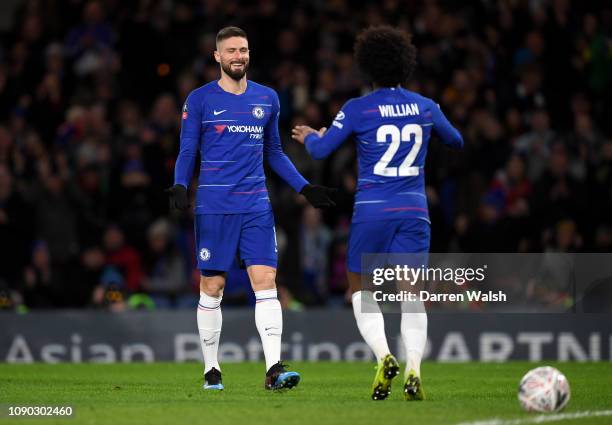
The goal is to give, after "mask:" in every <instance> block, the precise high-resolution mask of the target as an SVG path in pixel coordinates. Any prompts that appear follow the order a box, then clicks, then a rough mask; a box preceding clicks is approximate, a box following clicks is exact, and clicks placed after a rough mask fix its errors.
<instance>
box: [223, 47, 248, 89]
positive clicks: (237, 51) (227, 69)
mask: <svg viewBox="0 0 612 425" xmlns="http://www.w3.org/2000/svg"><path fill="white" fill-rule="evenodd" d="M215 60H216V61H217V62H219V64H221V69H222V70H223V72H224V73H226V74H227V75H228V76H230V77H231V78H233V79H234V80H236V81H239V80H241V79H242V78H244V76H245V74H246V72H247V69H249V42H248V41H247V39H246V38H243V37H230V38H226V39H225V40H222V41H220V42H219V44H218V45H217V50H215Z"/></svg>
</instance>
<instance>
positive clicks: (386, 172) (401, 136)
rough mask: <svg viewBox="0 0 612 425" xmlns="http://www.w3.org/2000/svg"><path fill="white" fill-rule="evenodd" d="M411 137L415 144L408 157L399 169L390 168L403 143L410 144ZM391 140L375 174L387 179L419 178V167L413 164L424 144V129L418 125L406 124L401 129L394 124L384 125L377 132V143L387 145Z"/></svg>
mask: <svg viewBox="0 0 612 425" xmlns="http://www.w3.org/2000/svg"><path fill="white" fill-rule="evenodd" d="M411 136H414V144H413V145H412V149H410V152H408V155H407V156H406V158H405V159H404V161H403V162H402V163H401V165H400V166H399V167H389V163H390V162H391V160H392V159H393V157H394V156H395V154H396V153H397V150H398V149H399V147H400V143H401V142H410V138H411ZM388 137H390V138H391V143H390V144H389V147H388V148H387V150H386V151H385V153H384V155H383V156H382V157H381V158H380V160H379V161H378V162H377V163H376V165H375V166H374V174H376V175H378V176H385V177H407V176H418V175H419V167H415V166H413V165H412V164H413V163H414V160H415V159H416V157H417V154H418V153H419V149H421V144H422V143H423V129H422V128H421V126H420V125H418V124H406V125H405V126H404V127H402V129H401V131H400V129H399V128H398V127H397V126H396V125H393V124H386V125H382V126H380V127H379V128H378V131H377V132H376V141H377V142H378V143H386V142H387V138H388Z"/></svg>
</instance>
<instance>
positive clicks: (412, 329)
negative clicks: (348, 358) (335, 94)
mask: <svg viewBox="0 0 612 425" xmlns="http://www.w3.org/2000/svg"><path fill="white" fill-rule="evenodd" d="M415 58H416V49H415V47H414V45H413V44H412V42H411V40H410V37H409V36H408V35H407V34H406V33H404V32H402V31H400V30H397V29H394V28H391V27H387V26H382V27H373V28H370V29H367V30H365V31H364V32H362V33H361V34H360V35H359V36H358V37H357V41H356V43H355V61H356V62H357V64H358V66H359V68H360V69H361V71H362V72H363V73H364V74H365V75H366V76H367V77H368V78H369V79H370V81H371V82H372V84H373V89H374V90H373V91H372V92H371V93H370V94H367V95H365V96H362V97H359V98H356V99H351V100H349V101H348V102H347V103H346V104H345V105H344V106H343V107H342V109H341V110H340V112H338V115H336V117H335V119H334V121H333V122H332V125H331V127H330V129H329V130H326V129H325V128H322V129H320V130H318V131H317V130H314V129H313V128H310V127H308V126H297V127H295V128H294V129H293V131H292V133H293V134H292V137H293V138H294V139H295V140H297V141H298V142H300V143H304V144H305V145H306V149H307V151H308V152H309V153H310V155H311V156H312V157H313V158H315V159H323V158H325V157H327V156H328V155H330V154H331V153H332V152H333V151H334V150H336V149H337V148H338V146H340V144H342V143H343V142H344V141H345V140H347V139H348V138H350V137H354V139H355V142H356V144H357V156H358V163H359V164H358V165H359V180H358V185H357V193H356V195H355V209H354V213H353V218H352V223H351V233H350V238H349V248H348V258H347V263H348V265H347V266H348V280H349V283H350V286H351V290H352V292H353V296H352V300H353V312H354V314H355V319H356V321H357V327H358V328H359V332H360V333H361V335H362V337H363V338H364V340H365V341H366V343H367V344H368V345H369V346H370V348H371V349H372V351H373V352H374V354H375V355H376V358H377V360H378V370H377V373H376V376H375V378H374V383H373V385H372V398H373V399H374V400H383V399H385V398H387V396H388V395H389V393H390V390H391V380H392V379H393V378H394V377H395V376H396V375H398V374H399V364H398V362H397V360H396V359H395V357H394V356H393V355H392V354H391V352H390V350H389V346H388V344H387V338H386V336H385V325H384V320H383V315H382V313H381V311H380V308H379V307H378V305H377V304H376V302H375V301H374V300H373V297H372V292H371V291H368V290H363V288H362V286H361V273H364V274H367V273H369V272H371V270H362V264H361V256H362V254H365V253H390V254H395V253H417V254H416V255H413V257H417V258H423V257H426V256H427V253H428V252H429V240H430V222H429V215H428V208H427V197H426V194H425V170H424V166H425V157H426V155H427V146H428V144H429V139H430V137H431V134H432V132H434V131H435V132H436V133H437V134H438V136H439V137H440V139H441V140H442V143H444V144H446V145H448V146H450V147H453V148H458V149H459V148H462V147H463V138H462V137H461V135H460V134H459V132H458V131H457V130H456V129H455V128H454V127H453V126H452V125H451V124H450V123H449V122H448V120H447V119H446V117H445V116H444V114H443V113H442V111H441V110H440V107H439V106H438V105H437V104H436V103H435V102H434V101H432V100H431V99H428V98H426V97H423V96H421V95H419V94H417V93H414V92H411V91H409V90H406V89H404V88H403V87H402V86H403V85H405V84H406V82H407V81H408V79H409V78H410V76H411V75H412V72H413V70H414V68H415V65H416V61H415ZM366 306H367V308H366ZM401 334H402V340H403V343H404V349H405V352H406V357H407V364H406V372H405V374H404V378H405V381H404V396H405V398H406V400H423V399H424V397H425V395H424V392H423V387H422V382H421V371H420V365H421V357H422V355H423V351H424V349H425V343H426V341H427V315H426V313H425V310H424V307H423V305H422V303H410V302H404V303H403V304H402V317H401Z"/></svg>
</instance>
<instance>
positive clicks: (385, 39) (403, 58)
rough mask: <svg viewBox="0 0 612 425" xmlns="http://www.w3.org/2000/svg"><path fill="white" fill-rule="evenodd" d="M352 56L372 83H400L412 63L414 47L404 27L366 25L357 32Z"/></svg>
mask: <svg viewBox="0 0 612 425" xmlns="http://www.w3.org/2000/svg"><path fill="white" fill-rule="evenodd" d="M355 60H356V62H357V65H358V66H359V69H360V70H361V72H363V73H364V74H365V76H366V77H367V78H368V79H369V80H370V81H372V82H373V83H374V84H376V85H378V86H382V87H393V86H397V85H398V84H399V85H404V84H406V83H407V82H408V80H409V79H410V77H411V76H412V73H413V72H414V68H415V67H416V47H415V46H414V44H412V41H411V36H410V35H409V34H408V33H406V32H405V31H402V30H400V29H398V28H393V27H390V26H388V25H381V26H375V27H370V28H368V29H366V30H364V31H362V32H361V33H360V34H359V35H358V36H357V40H356V41H355Z"/></svg>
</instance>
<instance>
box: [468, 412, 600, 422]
mask: <svg viewBox="0 0 612 425" xmlns="http://www.w3.org/2000/svg"><path fill="white" fill-rule="evenodd" d="M599 416H612V410H595V411H590V410H585V411H584V412H575V413H557V414H555V415H538V416H533V417H530V418H521V419H498V418H493V419H487V420H484V421H475V422H461V423H458V424H457V425H524V424H543V423H546V422H555V421H571V420H574V419H582V418H594V417H599Z"/></svg>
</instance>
